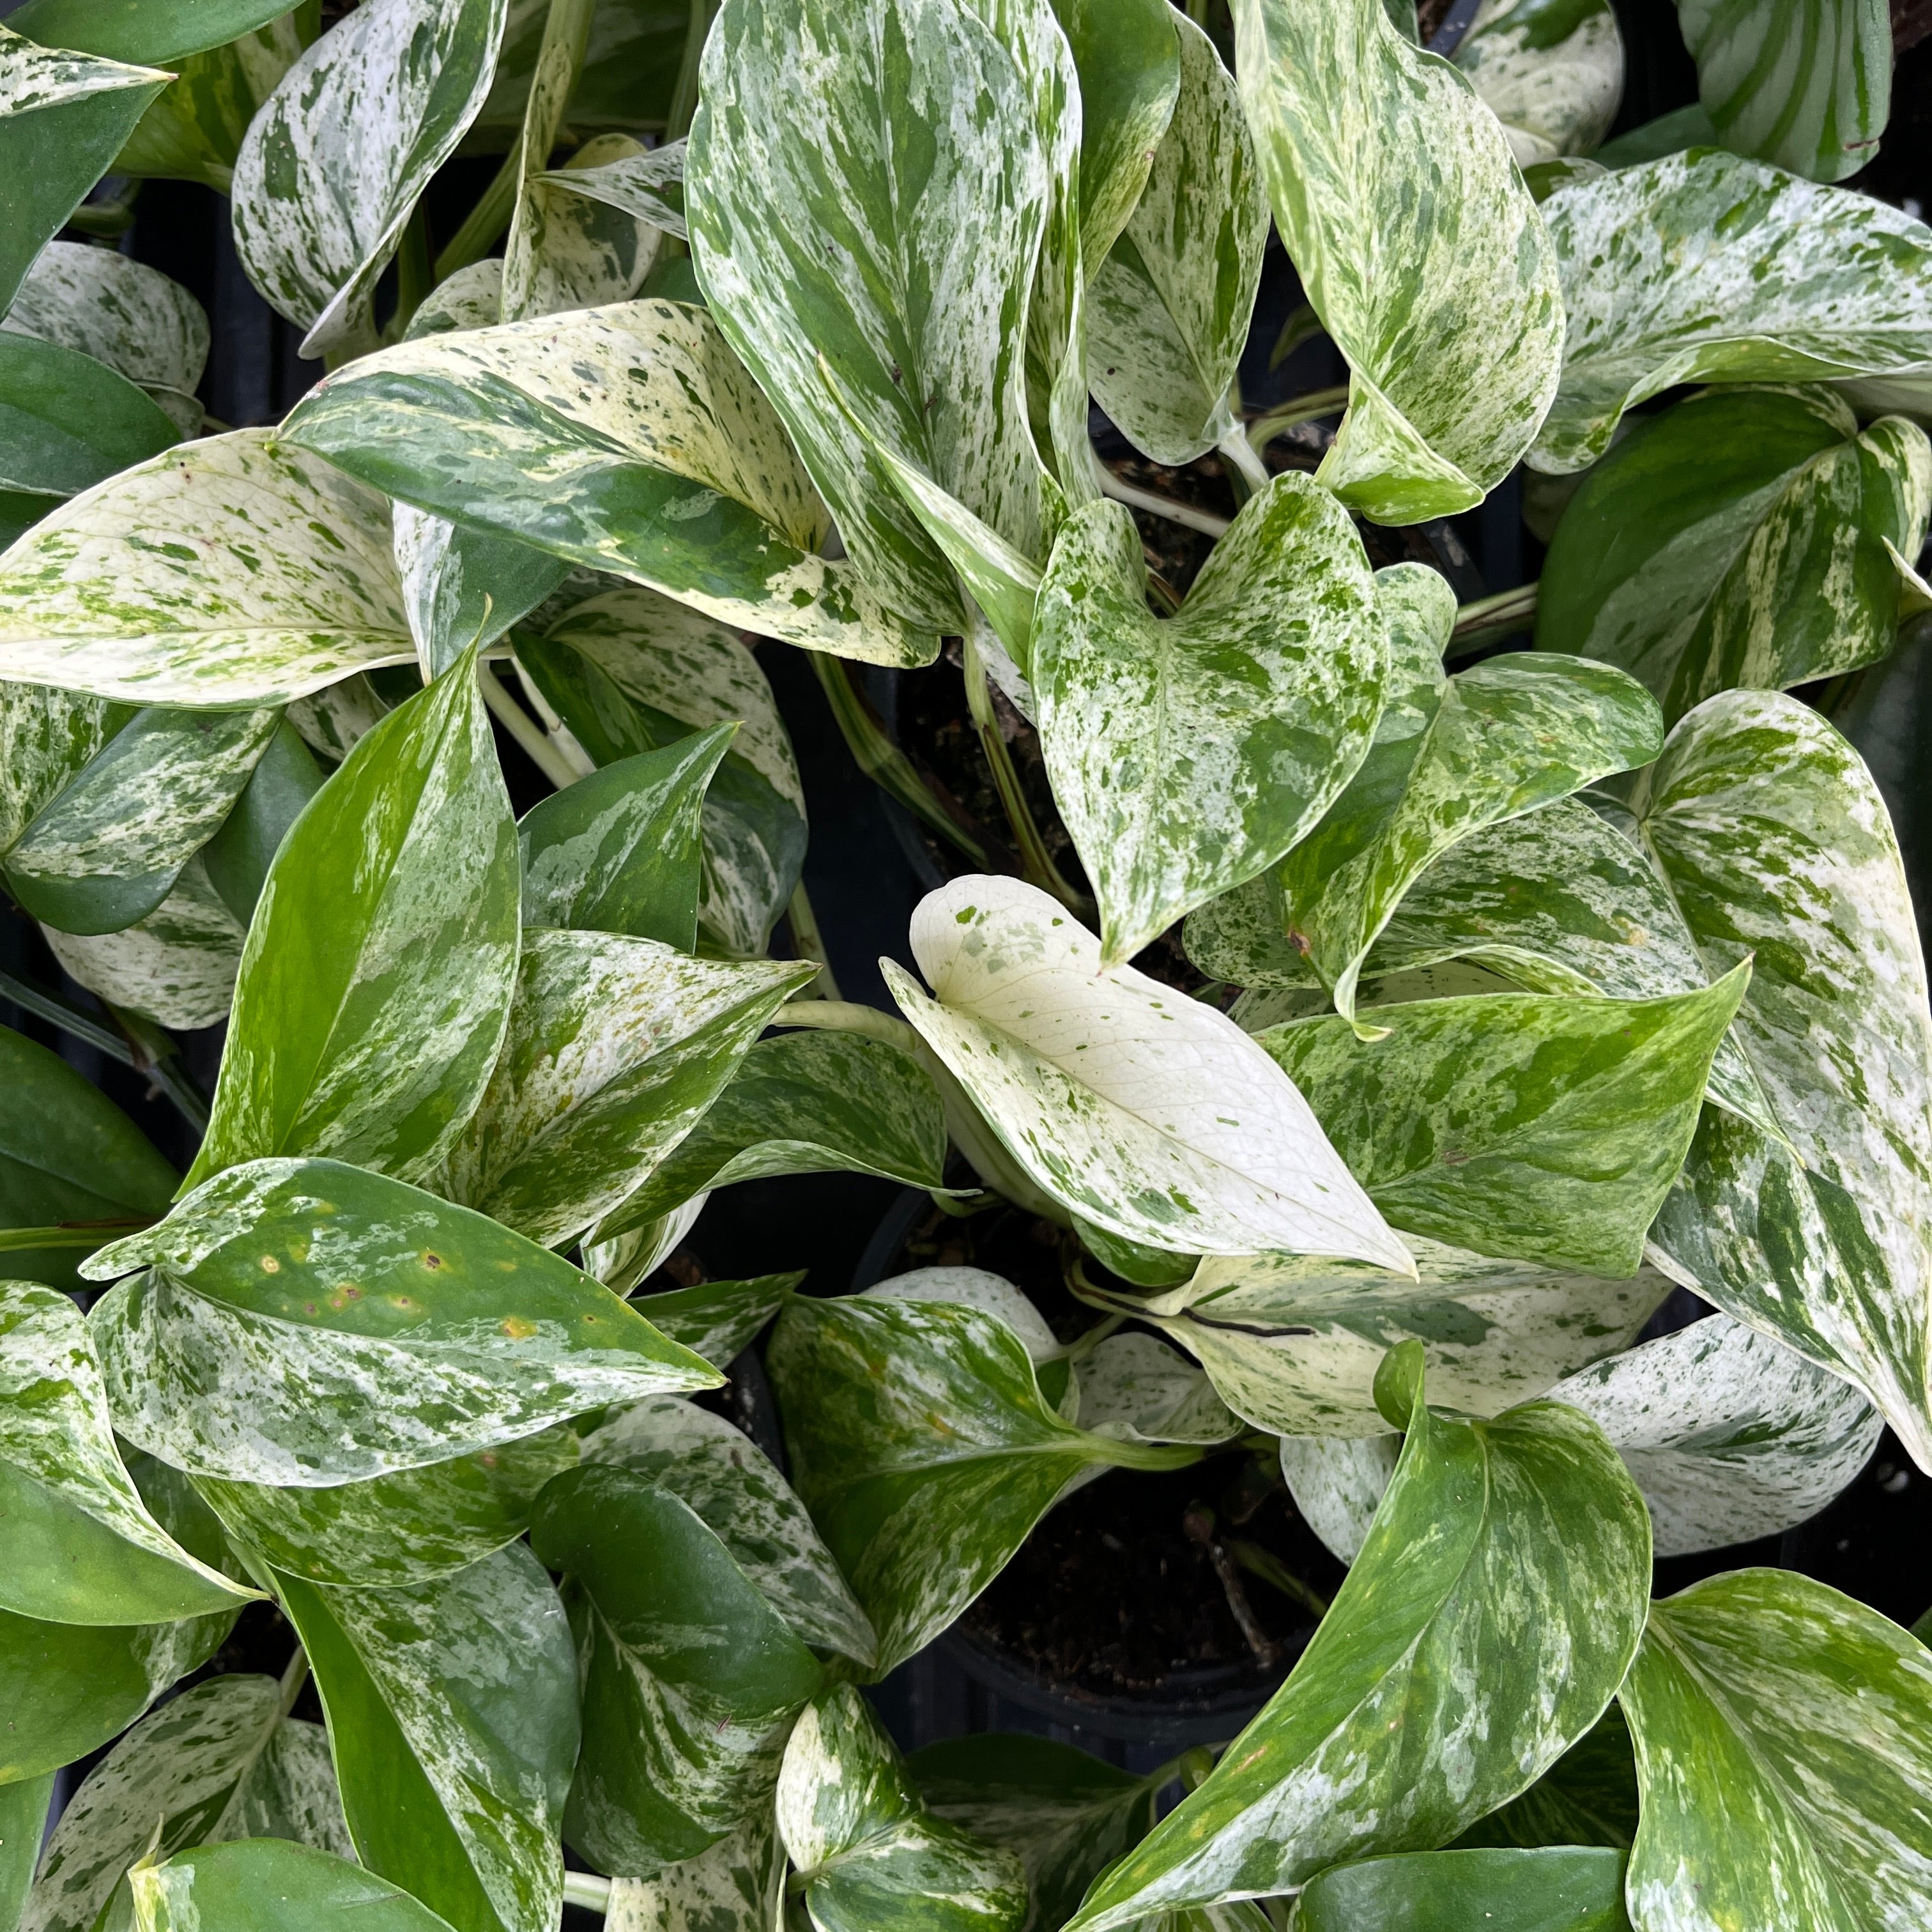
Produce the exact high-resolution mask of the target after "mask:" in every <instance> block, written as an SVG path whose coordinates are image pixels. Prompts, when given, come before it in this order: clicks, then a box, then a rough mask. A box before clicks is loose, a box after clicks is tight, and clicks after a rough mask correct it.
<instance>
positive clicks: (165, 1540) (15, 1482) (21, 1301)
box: [0, 1281, 251, 1624]
mask: <svg viewBox="0 0 1932 1932" xmlns="http://www.w3.org/2000/svg"><path fill="white" fill-rule="evenodd" d="M0 1519H4V1520H5V1523H6V1525H7V1563H6V1565H5V1573H4V1574H0V1607H5V1609H7V1610H11V1611H13V1612H15V1613H17V1614H18V1615H20V1616H26V1617H37V1618H39V1619H42V1620H43V1621H45V1622H50V1623H74V1624H134V1623H163V1622H169V1621H171V1620H172V1619H175V1618H179V1617H191V1616H209V1615H211V1614H213V1613H215V1612H217V1611H220V1610H233V1609H235V1608H236V1607H239V1606H240V1605H241V1604H244V1603H246V1602H247V1601H248V1599H249V1597H250V1595H251V1593H250V1592H248V1591H247V1590H245V1589H239V1588H237V1587H236V1586H235V1585H233V1584H232V1583H229V1581H228V1580H227V1579H226V1577H223V1576H222V1575H220V1573H219V1572H217V1571H214V1570H211V1569H210V1568H208V1566H207V1565H205V1564H203V1563H201V1562H198V1561H196V1559H195V1558H194V1557H193V1556H190V1554H189V1553H188V1552H187V1550H184V1549H182V1548H181V1546H180V1545H179V1544H177V1543H176V1542H175V1541H174V1539H173V1538H172V1537H171V1536H169V1535H168V1534H167V1532H166V1531H165V1530H164V1529H163V1528H162V1527H161V1526H160V1524H159V1523H157V1522H156V1521H155V1520H154V1517H152V1516H151V1515H150V1514H148V1508H147V1506H146V1505H145V1504H144V1503H143V1502H142V1500H141V1497H140V1493H139V1491H138V1490H136V1488H135V1487H134V1485H133V1482H132V1481H130V1479H129V1477H128V1475H127V1471H126V1470H125V1469H124V1468H122V1466H121V1458H120V1457H119V1456H118V1454H116V1453H115V1448H114V1427H113V1422H112V1421H110V1418H109V1416H108V1413H107V1396H106V1394H105V1393H104V1391H103V1389H102V1387H101V1368H100V1364H98V1362H97V1361H95V1355H94V1350H93V1348H92V1345H91V1344H90V1343H89V1340H88V1337H87V1328H86V1324H85V1323H84V1322H83V1320H82V1319H81V1315H80V1310H79V1309H77V1307H75V1306H74V1303H73V1301H71V1299H70V1298H68V1296H66V1295H63V1294H61V1293H59V1292H57V1291H56V1290H55V1289H51V1288H43V1287H40V1286H37V1284H34V1283H28V1282H20V1281H0Z"/></svg>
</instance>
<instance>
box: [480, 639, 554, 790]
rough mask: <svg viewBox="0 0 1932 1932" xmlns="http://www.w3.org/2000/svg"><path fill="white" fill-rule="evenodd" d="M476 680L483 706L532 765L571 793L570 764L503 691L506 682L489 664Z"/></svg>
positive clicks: (521, 707) (542, 731) (482, 665)
mask: <svg viewBox="0 0 1932 1932" xmlns="http://www.w3.org/2000/svg"><path fill="white" fill-rule="evenodd" d="M476 676H477V678H478V680H479V681H480V682H481V685H482V688H483V702H484V703H485V704H487V706H489V707H490V715H491V716H492V717H493V718H496V721H497V722H498V723H499V724H501V725H502V727H503V729H504V730H506V731H507V732H508V733H509V734H510V736H511V737H513V738H514V739H516V741H517V743H518V744H519V745H521V746H522V747H523V750H524V751H525V752H526V753H527V754H528V755H529V760H530V762H531V763H532V764H533V765H535V766H536V768H537V769H538V771H540V772H542V773H543V775H544V777H545V778H548V779H549V780H550V783H551V784H553V785H554V786H556V788H557V790H559V791H567V790H569V788H570V787H571V786H572V785H574V784H575V783H576V782H577V773H576V772H574V771H572V770H571V768H570V764H569V761H568V760H567V759H566V758H565V757H564V755H563V754H562V752H561V751H559V750H558V749H557V748H556V746H555V745H553V744H552V743H551V742H550V739H548V738H547V736H545V735H544V730H543V727H541V725H539V724H538V723H537V721H536V720H535V718H532V716H531V715H530V714H529V712H527V711H526V710H525V709H523V706H521V705H520V704H519V703H517V700H515V699H514V697H511V695H510V694H509V693H508V691H505V689H504V688H503V683H502V679H500V678H499V677H498V676H497V675H496V673H495V672H494V671H493V670H490V667H488V666H487V664H480V663H479V664H478V665H477V667H476Z"/></svg>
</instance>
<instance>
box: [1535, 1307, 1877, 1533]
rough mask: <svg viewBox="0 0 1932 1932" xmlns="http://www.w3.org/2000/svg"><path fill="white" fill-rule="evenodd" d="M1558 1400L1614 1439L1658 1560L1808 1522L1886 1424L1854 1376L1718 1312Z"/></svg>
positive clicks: (1599, 1369) (1583, 1380) (1564, 1387)
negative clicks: (1829, 1369) (1639, 1494)
mask: <svg viewBox="0 0 1932 1932" xmlns="http://www.w3.org/2000/svg"><path fill="white" fill-rule="evenodd" d="M1550 1400H1552V1401H1553V1402H1567V1403H1569V1404H1570V1406H1571V1407H1572V1408H1573V1409H1581V1410H1582V1411H1583V1413H1584V1414H1585V1415H1587V1416H1590V1417H1592V1418H1594V1419H1595V1421H1596V1422H1597V1423H1598V1424H1599V1425H1600V1426H1601V1427H1602V1429H1603V1431H1604V1434H1605V1435H1607V1436H1609V1438H1610V1440H1611V1441H1612V1442H1614V1443H1615V1444H1616V1446H1617V1449H1618V1452H1619V1454H1621V1455H1622V1457H1623V1459H1624V1462H1625V1465H1626V1466H1628V1469H1629V1470H1630V1472H1631V1475H1633V1476H1634V1477H1635V1478H1637V1486H1638V1487H1639V1488H1640V1489H1641V1490H1643V1495H1644V1500H1645V1502H1647V1503H1648V1504H1649V1505H1650V1520H1651V1529H1652V1535H1653V1537H1654V1538H1655V1541H1656V1544H1657V1553H1658V1556H1688V1555H1690V1554H1691V1553H1694V1552H1696V1551H1698V1550H1721V1549H1723V1548H1724V1547H1725V1546H1726V1545H1727V1544H1733V1543H1750V1542H1753V1541H1755V1540H1756V1539H1757V1538H1759V1537H1761V1536H1776V1535H1779V1534H1780V1533H1781V1532H1783V1531H1785V1530H1787V1529H1792V1528H1793V1527H1794V1526H1796V1525H1797V1524H1799V1523H1805V1522H1807V1521H1808V1520H1810V1519H1811V1517H1814V1516H1816V1515H1817V1514H1818V1512H1819V1511H1820V1510H1822V1509H1823V1508H1824V1507H1825V1505H1826V1504H1827V1503H1829V1502H1831V1501H1832V1499H1833V1498H1834V1497H1835V1496H1838V1494H1839V1493H1841V1491H1842V1490H1845V1489H1846V1488H1848V1487H1849V1486H1850V1484H1851V1482H1852V1479H1853V1478H1855V1476H1856V1475H1858V1472H1859V1471H1860V1470H1861V1469H1863V1468H1864V1466H1865V1465H1866V1463H1868V1462H1869V1461H1870V1460H1871V1453H1872V1451H1873V1449H1875V1448H1876V1447H1877V1446H1878V1439H1879V1430H1880V1429H1881V1428H1882V1424H1881V1422H1880V1421H1879V1417H1878V1415H1877V1413H1876V1411H1875V1410H1874V1409H1873V1408H1872V1406H1871V1405H1870V1403H1868V1402H1867V1401H1866V1400H1865V1399H1864V1396H1863V1395H1862V1394H1861V1393H1860V1392H1859V1391H1858V1390H1857V1389H1856V1388H1853V1387H1852V1385H1851V1384H1850V1383H1849V1382H1844V1381H1842V1380H1841V1379H1840V1378H1839V1377H1838V1376H1835V1375H1827V1374H1826V1373H1825V1371H1824V1370H1823V1369H1820V1368H1816V1367H1813V1365H1812V1364H1811V1363H1809V1362H1808V1361H1805V1359H1804V1358H1803V1357H1802V1356H1800V1355H1794V1354H1793V1352H1791V1350H1790V1349H1787V1348H1785V1347H1784V1346H1781V1344H1780V1343H1776V1342H1774V1341H1773V1340H1772V1339H1771V1337H1769V1336H1768V1335H1764V1334H1759V1333H1758V1332H1757V1331H1756V1330H1755V1329H1751V1328H1746V1327H1745V1325H1743V1323H1742V1322H1733V1320H1731V1319H1730V1317H1729V1316H1724V1315H1717V1316H1712V1317H1711V1318H1710V1319H1709V1320H1708V1321H1704V1322H1693V1323H1692V1324H1691V1326H1690V1327H1689V1328H1682V1329H1679V1331H1677V1333H1676V1334H1673V1335H1661V1336H1659V1337H1658V1338H1657V1339H1656V1340H1655V1341H1650V1342H1646V1343H1644V1344H1643V1346H1641V1347H1640V1348H1636V1349H1631V1351H1630V1352H1628V1354H1626V1355H1615V1356H1613V1357H1612V1358H1610V1360H1609V1361H1604V1362H1599V1363H1598V1364H1596V1365H1595V1367H1592V1368H1588V1369H1586V1370H1583V1371H1582V1372H1581V1373H1580V1374H1577V1375H1574V1376H1571V1377H1570V1378H1569V1379H1568V1380H1567V1381H1565V1382H1559V1383H1558V1384H1557V1385H1556V1387H1555V1388H1553V1389H1552V1390H1551V1391H1550Z"/></svg>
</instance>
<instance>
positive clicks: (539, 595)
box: [393, 503, 570, 683]
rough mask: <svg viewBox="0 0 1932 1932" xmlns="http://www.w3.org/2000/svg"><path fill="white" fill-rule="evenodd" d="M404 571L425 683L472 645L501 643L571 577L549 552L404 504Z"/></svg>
mask: <svg viewBox="0 0 1932 1932" xmlns="http://www.w3.org/2000/svg"><path fill="white" fill-rule="evenodd" d="M393 522H394V525H395V552H396V569H397V571H398V574H399V575H400V576H401V579H402V586H403V602H404V608H405V609H406V610H407V611H408V613H409V620H410V631H411V633H412V634H413V636H414V637H415V638H416V655H417V657H418V658H419V661H421V663H422V670H423V681H424V682H425V683H428V682H430V680H431V679H434V678H437V677H439V676H441V675H442V674H443V672H445V671H446V670H448V669H449V667H450V666H451V665H452V664H454V663H455V661H456V660H457V659H458V658H459V657H460V656H461V655H463V652H465V651H466V650H467V649H469V646H471V645H472V643H481V644H493V643H495V642H496V640H497V639H498V638H499V637H501V636H502V634H503V633H504V632H505V631H507V630H508V629H509V628H510V627H511V625H513V624H520V623H521V622H523V619H525V618H526V617H527V616H529V613H531V612H532V610H535V608H536V607H537V606H538V604H541V602H542V601H544V598H546V597H547V596H549V595H550V593H551V592H553V590H555V589H556V587H557V586H558V585H559V583H562V581H563V580H564V579H565V577H567V576H568V574H570V566H569V565H568V564H566V563H565V562H563V561H562V559H561V558H559V557H554V556H551V555H550V553H549V552H548V551H547V550H536V549H533V548H532V547H531V546H530V545H529V544H520V543H512V542H511V541H508V539H506V538H502V537H493V536H490V535H486V534H485V533H484V532H482V531H481V530H471V529H458V527H457V526H455V524H454V523H446V522H445V521H444V520H443V518H442V517H432V516H431V515H429V514H428V513H427V512H426V511H422V510H416V509H412V508H410V505H408V504H407V503H398V504H397V505H395V510H394V512H393Z"/></svg>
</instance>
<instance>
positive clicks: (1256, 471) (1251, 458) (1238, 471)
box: [1217, 423, 1271, 496]
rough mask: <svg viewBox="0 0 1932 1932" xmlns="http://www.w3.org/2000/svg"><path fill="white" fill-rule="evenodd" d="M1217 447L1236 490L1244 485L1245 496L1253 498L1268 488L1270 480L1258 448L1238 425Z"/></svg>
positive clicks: (1266, 466)
mask: <svg viewBox="0 0 1932 1932" xmlns="http://www.w3.org/2000/svg"><path fill="white" fill-rule="evenodd" d="M1217 447H1218V448H1219V449H1220V455H1221V459H1222V460H1223V462H1225V463H1226V464H1227V466H1228V467H1229V471H1230V472H1232V477H1233V478H1234V479H1235V484H1236V487H1237V488H1238V489H1239V488H1241V486H1243V485H1245V486H1246V490H1245V494H1246V495H1247V496H1256V495H1259V493H1260V492H1261V491H1262V490H1265V489H1266V488H1267V487H1268V484H1269V481H1270V480H1271V478H1270V476H1269V472H1268V465H1267V464H1266V463H1264V462H1263V461H1262V459H1261V452H1260V450H1259V448H1258V447H1257V446H1256V444H1254V443H1252V442H1250V440H1249V439H1248V437H1247V434H1246V433H1245V432H1244V431H1243V429H1242V428H1241V425H1239V424H1238V423H1237V424H1236V425H1235V426H1234V427H1233V428H1232V429H1230V430H1229V432H1228V434H1226V436H1224V437H1222V439H1221V440H1220V444H1219V445H1218V446H1217Z"/></svg>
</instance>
